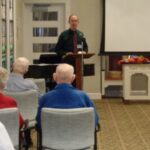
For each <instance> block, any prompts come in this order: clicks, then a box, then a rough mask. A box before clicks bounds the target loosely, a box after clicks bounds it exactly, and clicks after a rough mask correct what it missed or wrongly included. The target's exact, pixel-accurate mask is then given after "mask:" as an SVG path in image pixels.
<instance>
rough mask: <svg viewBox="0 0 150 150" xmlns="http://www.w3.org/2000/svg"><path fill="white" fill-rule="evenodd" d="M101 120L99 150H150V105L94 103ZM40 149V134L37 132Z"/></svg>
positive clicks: (146, 103) (115, 101)
mask: <svg viewBox="0 0 150 150" xmlns="http://www.w3.org/2000/svg"><path fill="white" fill-rule="evenodd" d="M94 102H95V105H96V108H97V111H98V112H99V114H100V117H101V132H99V133H98V137H97V138H98V149H99V150H150V102H132V103H130V104H128V105H124V104H123V103H122V101H121V100H119V99H117V100H115V99H109V100H106V99H105V100H96V101H94ZM33 141H34V146H33V147H32V148H31V149H30V150H35V149H36V144H35V141H36V132H35V131H33Z"/></svg>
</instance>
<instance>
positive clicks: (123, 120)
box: [95, 99, 150, 150]
mask: <svg viewBox="0 0 150 150" xmlns="http://www.w3.org/2000/svg"><path fill="white" fill-rule="evenodd" d="M95 104H96V107H97V110H98V111H99V113H100V116H101V132H100V133H99V135H98V141H99V144H98V145H99V150H150V103H147V102H143V103H141V102H132V103H130V104H128V105H124V104H123V103H122V101H121V100H114V99H112V100H102V101H96V102H95Z"/></svg>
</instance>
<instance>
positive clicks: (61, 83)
mask: <svg viewBox="0 0 150 150" xmlns="http://www.w3.org/2000/svg"><path fill="white" fill-rule="evenodd" d="M53 78H54V80H55V81H56V83H57V85H56V87H55V88H54V89H53V90H52V91H49V92H48V93H46V94H45V95H44V96H43V97H41V99H40V102H39V108H38V112H37V118H36V119H37V123H38V127H39V128H40V126H41V110H42V108H44V107H48V108H60V109H67V108H68V109H69V108H82V107H93V108H94V110H95V122H96V125H98V124H99V118H98V114H97V112H96V109H95V107H94V104H93V102H92V100H91V99H90V98H89V96H88V95H87V94H86V93H85V92H83V91H80V90H78V89H76V88H74V87H73V86H72V85H71V83H72V82H73V80H74V79H75V74H74V68H73V66H71V65H69V64H60V65H58V66H57V68H56V72H55V73H54V74H53Z"/></svg>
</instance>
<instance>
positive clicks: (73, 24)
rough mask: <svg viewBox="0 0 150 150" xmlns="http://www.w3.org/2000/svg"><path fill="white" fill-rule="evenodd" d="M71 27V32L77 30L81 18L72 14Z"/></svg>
mask: <svg viewBox="0 0 150 150" xmlns="http://www.w3.org/2000/svg"><path fill="white" fill-rule="evenodd" d="M69 25H70V29H71V30H73V31H75V30H77V28H78V25H79V18H78V16H77V15H74V14H72V15H70V16H69Z"/></svg>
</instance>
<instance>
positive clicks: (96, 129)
mask: <svg viewBox="0 0 150 150" xmlns="http://www.w3.org/2000/svg"><path fill="white" fill-rule="evenodd" d="M100 131H101V125H100V124H99V123H98V124H97V126H96V128H95V132H100Z"/></svg>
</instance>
